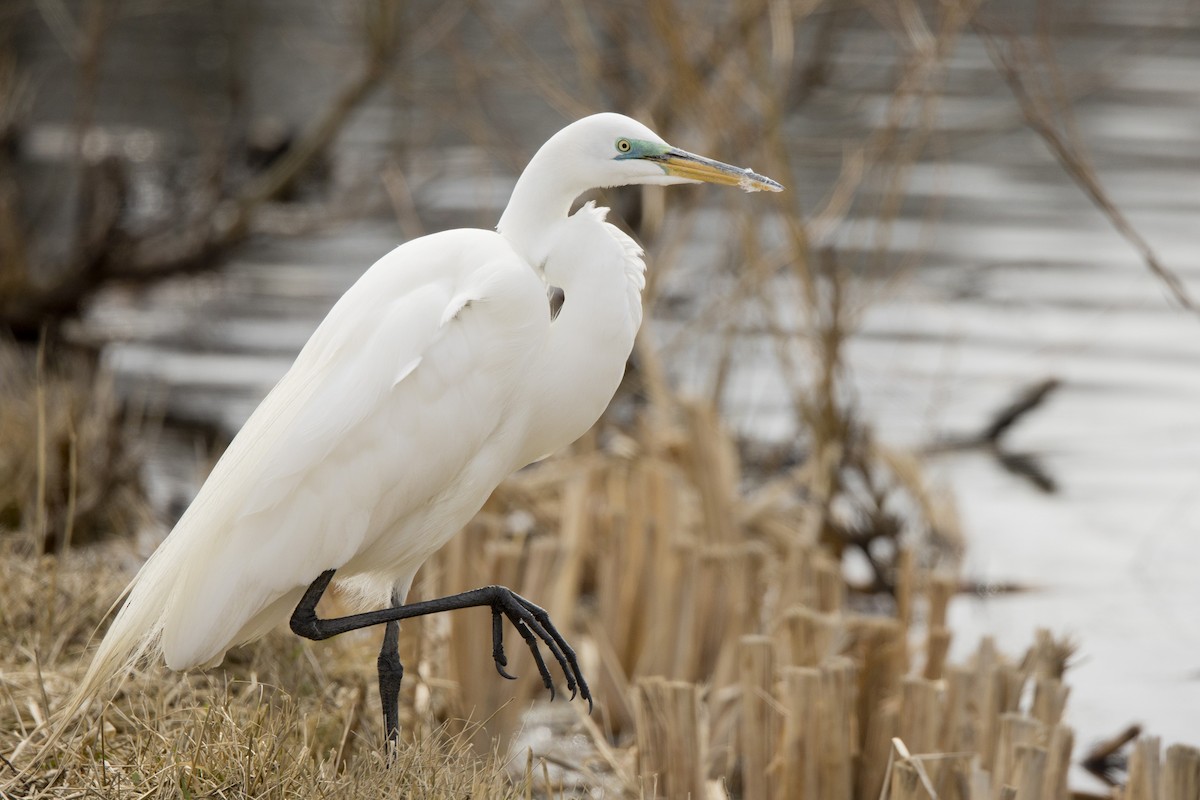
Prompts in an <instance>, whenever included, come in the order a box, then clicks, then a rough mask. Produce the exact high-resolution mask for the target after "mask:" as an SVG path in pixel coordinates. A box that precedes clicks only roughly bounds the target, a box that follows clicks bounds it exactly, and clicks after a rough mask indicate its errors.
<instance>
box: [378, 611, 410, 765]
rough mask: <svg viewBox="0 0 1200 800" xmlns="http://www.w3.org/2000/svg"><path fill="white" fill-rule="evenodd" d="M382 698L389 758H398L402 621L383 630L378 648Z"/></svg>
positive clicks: (380, 699)
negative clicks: (381, 641)
mask: <svg viewBox="0 0 1200 800" xmlns="http://www.w3.org/2000/svg"><path fill="white" fill-rule="evenodd" d="M400 605H401V601H400V597H399V595H396V594H393V595H392V606H393V607H397V606H400ZM376 663H377V665H378V667H379V701H380V703H382V704H383V728H384V731H385V732H386V734H387V745H386V746H387V748H388V758H389V759H391V758H395V755H396V747H397V743H398V742H399V737H400V682H401V681H402V680H404V665H403V664H401V663H400V623H399V622H397V621H396V620H392V621H391V622H389V623H387V627H386V628H385V629H384V632H383V646H382V647H381V648H379V660H378V662H376Z"/></svg>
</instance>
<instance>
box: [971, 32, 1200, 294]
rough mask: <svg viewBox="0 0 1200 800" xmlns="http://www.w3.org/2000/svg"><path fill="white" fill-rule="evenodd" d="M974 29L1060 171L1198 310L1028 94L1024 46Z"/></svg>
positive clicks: (1078, 150)
mask: <svg viewBox="0 0 1200 800" xmlns="http://www.w3.org/2000/svg"><path fill="white" fill-rule="evenodd" d="M974 28H975V30H976V31H977V32H978V33H979V35H980V37H981V38H982V39H983V42H984V44H985V45H986V46H987V50H988V54H989V55H990V56H991V58H992V63H993V64H995V65H996V69H997V70H998V71H999V72H1000V75H1001V76H1002V77H1003V78H1004V80H1005V82H1006V83H1007V84H1008V87H1009V90H1010V91H1011V92H1012V95H1013V97H1014V98H1015V99H1016V101H1017V104H1018V105H1019V106H1020V108H1021V114H1022V116H1023V117H1024V118H1025V121H1026V122H1027V123H1028V124H1029V127H1030V128H1031V129H1033V131H1034V132H1035V133H1037V134H1038V135H1039V136H1041V137H1042V140H1043V141H1045V143H1046V145H1047V146H1048V147H1049V148H1050V152H1051V153H1053V154H1054V157H1055V158H1056V159H1058V163H1059V164H1060V165H1061V166H1062V168H1063V170H1064V171H1065V172H1066V173H1067V175H1069V176H1070V177H1071V179H1072V180H1074V181H1075V183H1077V184H1078V185H1079V187H1080V188H1081V189H1083V191H1084V193H1085V194H1086V195H1087V196H1088V198H1089V199H1090V200H1091V201H1092V202H1093V203H1094V204H1095V205H1096V207H1097V208H1099V209H1100V210H1101V211H1102V212H1103V213H1104V215H1105V216H1106V217H1108V220H1109V222H1110V223H1111V224H1112V226H1113V228H1115V229H1116V231H1117V233H1119V234H1120V235H1121V236H1122V237H1124V239H1125V240H1126V241H1127V242H1129V244H1130V245H1131V246H1132V247H1133V249H1134V250H1136V251H1137V253H1138V255H1140V256H1141V258H1142V261H1143V262H1145V264H1146V267H1147V268H1148V269H1149V270H1150V271H1151V272H1152V273H1153V274H1154V276H1155V277H1157V278H1158V279H1159V281H1161V282H1162V284H1163V285H1164V286H1166V288H1167V290H1168V291H1169V292H1170V293H1171V295H1172V296H1173V297H1174V298H1175V300H1176V302H1178V303H1179V304H1180V305H1181V306H1182V307H1184V308H1186V309H1188V310H1189V311H1197V310H1198V309H1197V308H1196V306H1195V304H1194V303H1193V302H1192V299H1191V297H1190V295H1189V294H1188V292H1187V289H1186V288H1184V285H1183V282H1182V281H1181V280H1180V279H1179V277H1178V276H1177V275H1175V273H1173V272H1171V271H1170V270H1169V269H1167V268H1166V267H1165V266H1164V265H1163V263H1162V262H1161V261H1160V260H1159V258H1158V256H1157V254H1155V252H1154V250H1153V248H1151V247H1150V244H1149V242H1147V241H1146V240H1145V238H1143V237H1142V235H1141V234H1140V233H1139V232H1138V231H1137V229H1136V228H1134V227H1133V225H1132V224H1131V223H1130V222H1129V220H1128V219H1127V218H1126V217H1125V215H1124V214H1123V213H1122V212H1121V210H1120V209H1119V208H1117V206H1116V205H1115V204H1114V203H1113V202H1112V200H1111V199H1110V198H1109V196H1108V193H1107V192H1105V191H1104V187H1103V186H1101V185H1100V179H1099V178H1098V177H1097V175H1096V172H1095V170H1094V169H1093V168H1092V166H1091V164H1089V163H1088V160H1087V157H1086V155H1085V153H1084V151H1083V145H1082V143H1081V142H1078V141H1076V142H1074V143H1068V142H1067V140H1066V139H1065V138H1064V137H1063V136H1062V134H1060V133H1059V131H1058V129H1057V127H1056V126H1055V124H1054V122H1053V120H1052V118H1051V114H1050V111H1049V110H1048V109H1047V108H1046V107H1045V106H1044V104H1043V103H1042V102H1041V100H1040V99H1039V98H1038V97H1035V96H1034V95H1033V94H1032V93H1030V91H1029V88H1028V86H1027V85H1026V82H1025V79H1024V78H1023V77H1022V74H1021V70H1020V69H1019V65H1018V62H1024V63H1029V59H1028V58H1026V57H1025V55H1024V49H1023V48H1022V46H1021V44H1020V42H1019V41H1018V40H1017V39H1016V37H1015V36H1011V35H1010V36H1008V37H1007V39H1008V43H1009V48H1008V49H1007V50H1005V49H1004V48H1003V47H1001V45H1000V43H999V42H998V40H997V36H996V35H995V34H994V33H992V32H991V31H990V30H988V29H987V28H986V27H984V26H983V25H981V24H980V23H978V22H976V23H974Z"/></svg>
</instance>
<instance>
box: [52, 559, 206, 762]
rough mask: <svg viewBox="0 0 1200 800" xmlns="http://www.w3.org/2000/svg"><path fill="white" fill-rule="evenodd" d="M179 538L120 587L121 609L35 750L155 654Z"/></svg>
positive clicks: (177, 567)
mask: <svg viewBox="0 0 1200 800" xmlns="http://www.w3.org/2000/svg"><path fill="white" fill-rule="evenodd" d="M185 541H186V540H185V539H184V538H183V537H167V540H166V541H165V542H164V543H163V544H162V546H160V547H159V548H158V550H156V551H155V552H154V554H153V555H151V557H150V559H149V560H148V561H147V562H146V563H145V564H143V565H142V568H141V569H140V570H138V573H137V575H135V576H134V578H133V580H132V581H130V583H129V586H127V587H126V588H125V591H124V592H123V593H122V595H121V597H122V598H124V603H123V604H122V605H121V610H120V611H119V612H117V616H116V618H115V619H114V620H113V622H112V625H110V626H109V628H108V631H107V632H106V633H105V634H104V638H103V639H102V640H101V642H100V645H99V646H98V647H97V648H96V652H95V654H94V655H93V657H92V662H91V665H90V666H89V667H88V670H87V672H86V673H85V674H84V676H83V680H82V681H81V682H80V684H79V686H78V687H76V689H75V691H74V692H73V693H72V694H71V697H70V699H69V700H68V701H67V703H66V705H64V706H63V707H62V708H60V709H58V711H57V712H56V713H55V717H56V721H55V723H54V729H53V731H52V733H51V735H50V738H49V739H48V740H47V741H46V742H45V744H43V745H42V748H41V754H45V753H46V752H47V750H48V749H49V748H50V747H52V746H53V745H54V744H55V743H56V742H57V741H58V740H59V739H60V738H61V737H62V735H63V733H65V732H66V730H67V728H68V727H69V726H70V724H71V723H72V722H73V721H75V717H76V715H78V714H79V712H80V710H81V709H83V707H84V706H86V705H87V704H88V703H89V702H90V701H91V700H93V699H95V698H96V697H98V696H100V695H102V694H104V693H111V692H115V691H116V690H117V688H119V687H120V685H121V683H122V682H124V680H125V679H126V678H127V677H128V675H129V673H130V671H131V670H132V669H134V668H135V667H136V666H137V665H138V664H139V663H140V662H141V661H143V660H145V659H146V657H147V656H148V655H150V654H151V653H152V652H154V653H157V651H158V649H159V647H158V642H159V639H160V638H161V636H162V618H163V610H164V609H165V608H166V607H167V605H168V603H169V602H170V598H171V594H172V592H173V591H174V589H175V586H176V584H177V582H178V573H179V570H180V569H181V566H182V563H181V562H182V561H183V560H184V558H185V556H186V548H185V547H183V544H184V543H185ZM117 602H118V603H120V602H121V599H120V598H118V600H117ZM113 605H114V607H115V605H116V603H114V604H113ZM110 611H111V609H110ZM41 754H39V757H38V759H37V760H40V758H41Z"/></svg>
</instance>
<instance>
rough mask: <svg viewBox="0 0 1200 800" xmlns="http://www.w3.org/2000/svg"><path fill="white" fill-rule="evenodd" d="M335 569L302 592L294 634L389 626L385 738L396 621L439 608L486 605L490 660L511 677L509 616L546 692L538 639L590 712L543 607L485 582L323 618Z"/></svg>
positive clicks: (394, 714)
mask: <svg viewBox="0 0 1200 800" xmlns="http://www.w3.org/2000/svg"><path fill="white" fill-rule="evenodd" d="M333 572H334V571H333V570H326V571H325V572H322V573H321V574H320V575H319V576H318V577H317V579H316V580H315V581H313V582H312V585H310V586H309V587H308V590H307V591H305V593H304V597H302V598H301V599H300V603H299V604H298V605H297V606H296V610H295V611H293V612H292V619H291V627H292V632H293V633H295V634H296V635H297V636H303V637H304V638H305V639H312V640H314V641H321V640H323V639H328V638H330V637H331V636H337V635H338V634H339V633H347V632H348V631H354V630H358V629H360V628H367V627H370V626H372V625H382V624H387V626H388V627H387V630H386V632H385V633H384V637H383V649H381V650H380V652H379V694H380V698H381V700H382V702H383V715H384V721H385V727H386V728H387V731H388V740H389V741H394V737H395V734H396V731H397V730H398V729H399V716H398V710H397V709H398V706H397V701H398V698H399V691H400V679H401V676H402V675H403V668H402V667H401V666H400V655H399V652H398V651H397V646H396V641H397V638H398V636H399V625H398V624H397V623H398V622H399V621H400V620H402V619H412V618H413V617H423V616H426V615H427V614H438V613H440V612H442V611H455V610H457V609H460V608H474V607H477V606H486V607H487V608H490V609H491V610H492V660H493V661H494V662H495V664H496V671H497V672H499V673H500V675H501V676H503V677H505V678H511V677H512V676H511V675H509V674H508V673H507V672H505V671H504V667H505V666H506V665H507V664H508V659H507V658H506V657H505V655H504V642H503V626H502V625H501V624H500V616H501V615H503V616H505V617H507V618H508V621H509V622H511V623H512V625H513V627H514V628H516V629H517V633H519V634H520V635H521V638H522V639H524V640H525V644H526V645H528V647H529V651H530V652H531V653H532V654H533V661H534V663H535V664H536V665H537V670H538V674H539V675H541V678H542V684H543V685H545V687H546V688H547V689H548V690H549V691H550V698H551V699H554V681H553V680H552V679H551V677H550V670H549V669H547V668H546V662H545V661H544V660H543V659H542V654H541V652H540V651H539V649H538V643H539V641H540V642H541V644H543V645H544V646H545V647H546V649H548V650H549V651H550V654H551V655H552V656H554V660H555V661H557V662H558V665H559V667H561V668H562V671H563V675H564V676H565V677H566V679H567V688H568V689H569V690H570V691H571V697H572V698H574V697H575V695H576V693H578V694H579V696H580V697H582V698H583V699H584V700H587V701H588V711H589V712H590V711H591V709H592V692H591V690H590V689H589V688H588V685H587V681H586V680H584V678H583V673H582V672H581V671H580V669H579V661H578V659H577V658H576V657H575V651H574V650H572V649H571V646H570V645H569V644H567V641H566V639H564V638H563V637H562V634H560V633H559V632H558V629H557V628H555V627H554V623H552V622H551V621H550V615H549V614H547V613H546V611H545V610H544V609H542V608H539V607H538V606H536V605H534V604H533V603H531V602H529V601H528V600H526V599H525V598H523V597H521V596H520V595H518V594H517V593H515V592H513V591H512V590H511V589H506V588H504V587H503V586H484V587H483V588H481V589H472V590H471V591H469V592H463V593H462V594H455V595H451V596H449V597H441V598H438V599H436V600H425V601H422V602H420V603H410V604H408V605H398V606H396V607H394V608H385V609H381V610H379V611H368V612H366V613H364V614H351V615H350V616H347V617H336V618H334V619H321V618H319V617H318V616H317V601H318V600H320V599H321V595H323V594H324V593H325V590H326V589H327V588H328V587H329V582H330V581H332V580H333Z"/></svg>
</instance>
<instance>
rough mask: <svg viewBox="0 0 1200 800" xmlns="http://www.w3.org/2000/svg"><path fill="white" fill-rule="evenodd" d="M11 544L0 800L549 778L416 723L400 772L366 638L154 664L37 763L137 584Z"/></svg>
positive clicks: (0, 585) (402, 788)
mask: <svg viewBox="0 0 1200 800" xmlns="http://www.w3.org/2000/svg"><path fill="white" fill-rule="evenodd" d="M12 545H13V543H12V542H11V541H9V540H0V547H3V549H4V552H3V553H2V554H0V572H2V575H0V639H2V640H3V641H4V642H6V644H7V645H8V646H7V647H5V648H4V650H3V652H2V653H0V754H2V755H4V758H5V760H4V761H3V762H0V787H3V788H2V791H0V796H11V797H76V796H88V797H106V798H124V797H135V796H136V797H164V798H165V797H230V798H232V797H236V798H260V797H261V798H268V797H279V798H292V797H300V796H303V797H339V798H341V797H346V798H371V797H396V796H402V797H430V798H442V797H445V798H452V797H453V798H461V797H479V798H507V797H524V796H526V792H525V791H524V790H523V788H522V787H523V785H524V784H525V783H527V782H528V780H535V779H540V778H534V777H531V778H528V779H527V778H525V777H524V776H522V775H521V774H520V772H519V771H518V773H517V775H516V777H513V778H509V777H507V776H506V775H505V774H504V773H502V772H501V765H499V764H498V763H497V762H496V761H494V760H489V759H481V758H480V757H479V756H478V755H477V754H476V753H475V752H473V751H472V750H471V748H470V745H469V736H468V735H467V734H465V733H462V732H455V733H451V732H448V730H447V729H446V728H445V727H444V726H441V725H439V724H437V723H436V722H433V721H431V720H428V719H426V720H424V721H421V720H418V719H417V718H415V717H414V716H412V715H411V714H410V715H409V716H408V718H407V719H406V733H407V738H406V742H405V745H404V747H403V748H401V749H400V751H399V754H398V758H397V763H396V766H395V768H394V769H390V770H389V769H387V768H386V767H385V764H384V761H383V758H382V756H381V753H380V750H379V748H378V746H377V743H378V733H379V731H378V719H377V717H378V711H377V708H376V706H377V703H378V696H377V695H375V694H373V693H372V689H373V680H374V676H373V674H372V672H371V669H370V668H371V667H373V659H372V658H370V657H369V656H364V651H363V648H362V641H361V640H357V641H355V640H350V641H347V642H344V643H339V644H335V645H334V646H330V647H322V648H321V649H320V652H319V653H317V654H314V653H313V652H312V648H311V647H310V646H309V645H307V644H304V643H302V642H300V641H299V640H297V639H295V638H294V637H291V636H290V635H287V634H285V633H283V632H278V633H276V634H274V635H272V636H269V637H267V638H266V639H264V640H262V641H261V642H259V643H256V644H255V645H253V646H251V647H247V648H243V649H242V650H240V651H238V652H237V653H236V654H234V655H232V656H231V657H230V659H229V660H227V662H226V664H225V665H224V667H223V668H221V669H220V670H214V671H212V672H209V673H207V674H192V675H188V676H181V675H176V674H173V673H169V672H167V671H165V670H164V669H163V668H161V667H147V668H146V669H145V670H143V671H141V672H139V673H137V674H135V675H132V676H131V677H130V678H129V680H128V681H126V683H125V684H124V686H123V687H122V688H121V690H120V692H119V694H118V695H117V696H116V697H115V698H113V700H112V702H111V704H107V705H105V704H102V703H99V702H97V703H95V704H93V705H92V706H90V707H89V708H88V709H86V711H85V712H84V714H83V715H82V716H81V718H80V719H79V720H78V726H77V730H76V732H75V734H74V735H69V736H68V737H67V738H66V739H65V740H64V741H62V742H61V743H59V744H58V745H56V746H55V747H54V749H53V750H52V751H51V752H50V753H49V754H47V755H46V757H45V758H43V759H42V760H40V761H39V762H36V763H34V762H32V761H31V758H32V756H33V754H34V752H35V751H36V749H37V747H38V743H39V741H40V740H42V739H43V738H44V734H45V727H44V725H43V723H44V722H45V720H46V719H47V718H48V717H49V714H50V713H51V712H52V711H53V709H54V708H56V707H57V706H58V705H59V704H61V703H62V702H63V701H64V700H65V698H66V697H67V695H68V694H69V693H70V691H71V689H72V688H73V682H74V680H75V679H77V678H78V676H79V675H80V674H81V671H82V668H83V667H84V666H85V665H86V655H85V653H84V646H85V644H86V643H87V642H88V640H89V638H90V637H91V635H92V633H93V631H94V630H95V629H96V628H97V626H99V625H100V623H101V618H102V617H103V610H104V609H106V608H107V607H108V606H109V604H110V603H111V602H112V601H113V599H114V598H115V597H116V596H117V594H118V593H119V592H120V590H121V588H123V586H124V583H125V581H126V580H127V579H128V575H127V574H126V573H125V572H123V571H122V570H121V569H120V568H118V567H116V566H115V564H117V563H120V562H121V561H122V560H124V558H123V554H122V553H120V552H119V548H118V547H112V546H110V547H108V548H105V549H100V550H94V551H92V552H87V553H82V554H76V555H73V556H71V557H69V558H67V559H65V560H63V561H61V562H60V561H58V560H57V559H55V558H53V557H46V558H32V557H29V556H26V555H22V554H20V553H18V552H14V551H15V549H16V548H14V547H13V546H12ZM468 733H469V729H468ZM18 766H20V767H26V768H28V772H26V773H25V774H22V775H17V774H16V769H17V768H18ZM4 793H6V794H4Z"/></svg>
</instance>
